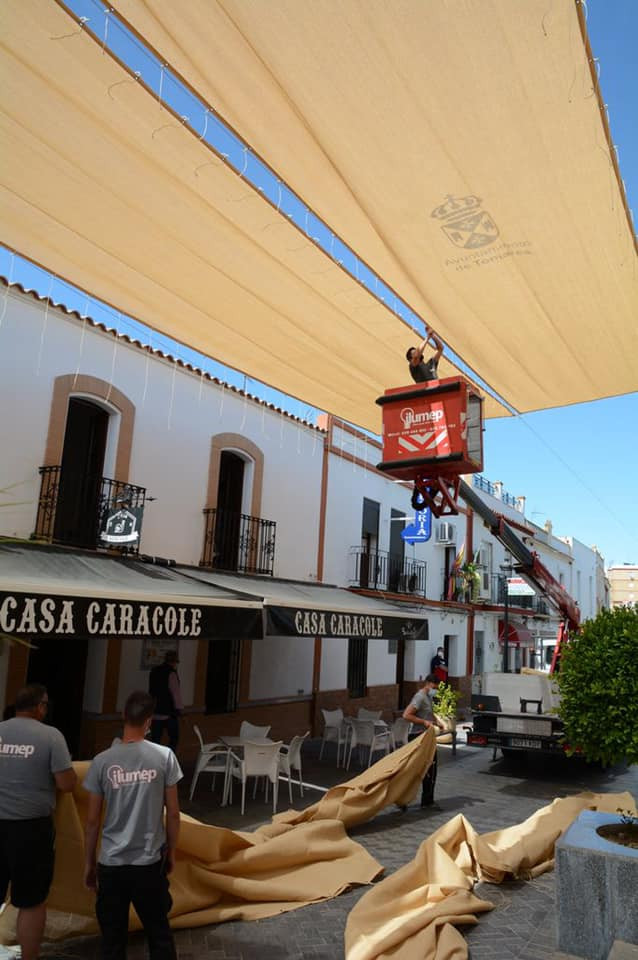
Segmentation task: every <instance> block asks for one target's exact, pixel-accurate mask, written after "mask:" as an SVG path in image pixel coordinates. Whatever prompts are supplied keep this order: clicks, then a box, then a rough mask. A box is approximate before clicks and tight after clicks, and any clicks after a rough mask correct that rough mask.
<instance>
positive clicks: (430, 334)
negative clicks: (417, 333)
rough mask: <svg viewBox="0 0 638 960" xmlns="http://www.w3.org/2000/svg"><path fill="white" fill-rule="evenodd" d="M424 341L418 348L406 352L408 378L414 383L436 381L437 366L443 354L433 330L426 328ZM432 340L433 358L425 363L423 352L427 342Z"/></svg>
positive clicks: (441, 344) (440, 344) (439, 341)
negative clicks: (408, 366) (408, 370)
mask: <svg viewBox="0 0 638 960" xmlns="http://www.w3.org/2000/svg"><path fill="white" fill-rule="evenodd" d="M425 332H426V337H425V340H424V341H423V342H422V343H421V344H420V346H418V347H410V348H409V350H408V351H407V352H406V355H405V358H406V360H407V361H408V363H409V365H410V376H411V377H412V379H413V380H414V382H415V383H425V382H426V380H438V378H439V376H438V366H439V360H440V359H441V354H442V353H443V343H442V341H441V340H439V338H438V337H437V335H436V334H435V332H434V330H430V329H429V328H428V327H426V329H425ZM430 340H432V342H433V344H434V348H435V352H434V356H432V357H430V359H429V360H428V361H427V363H426V362H425V361H424V359H423V351H424V350H425V348H426V347H427V345H428V343H429V341H430Z"/></svg>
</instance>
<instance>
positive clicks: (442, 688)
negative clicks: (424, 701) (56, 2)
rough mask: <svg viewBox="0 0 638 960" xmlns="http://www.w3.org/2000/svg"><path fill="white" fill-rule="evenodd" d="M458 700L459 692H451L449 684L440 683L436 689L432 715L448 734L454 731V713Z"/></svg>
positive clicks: (459, 697)
mask: <svg viewBox="0 0 638 960" xmlns="http://www.w3.org/2000/svg"><path fill="white" fill-rule="evenodd" d="M460 699H461V694H460V693H459V691H458V690H453V689H452V687H451V686H450V684H449V683H440V684H439V685H438V687H437V688H436V696H435V697H434V704H433V710H434V714H435V716H436V717H437V719H438V720H440V721H441V723H442V724H443V726H444V728H445V729H446V730H447V731H449V732H452V731H453V730H456V711H457V707H458V703H459V700H460Z"/></svg>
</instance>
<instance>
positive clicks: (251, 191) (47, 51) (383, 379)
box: [0, 0, 507, 433]
mask: <svg viewBox="0 0 638 960" xmlns="http://www.w3.org/2000/svg"><path fill="white" fill-rule="evenodd" d="M176 9H177V8H176ZM180 9H182V10H183V11H184V13H185V14H186V12H187V10H188V5H180ZM98 20H99V18H97V19H92V21H91V22H89V23H87V24H85V25H84V26H81V25H80V24H79V22H78V21H77V20H75V19H73V17H72V16H71V15H70V13H69V12H67V10H66V9H65V8H64V6H63V5H62V4H59V3H57V2H55V0H30V2H29V3H27V4H25V3H23V2H22V0H3V3H2V4H1V5H0V27H1V30H0V69H1V70H2V77H1V84H0V136H1V137H2V140H3V158H2V164H1V170H0V177H1V179H2V184H3V189H2V190H1V191H0V216H1V218H2V221H3V236H2V240H3V242H4V243H5V244H6V245H7V246H9V247H10V248H12V249H13V250H15V251H16V252H17V253H19V254H21V255H23V256H26V257H28V258H29V259H31V260H33V261H34V262H36V263H38V264H40V265H41V266H44V267H45V268H46V269H48V270H49V271H51V272H52V273H53V274H55V275H56V276H59V277H61V278H63V279H65V280H67V281H69V282H71V283H73V284H75V285H76V286H78V287H79V288H81V289H83V290H85V291H86V292H87V293H88V294H90V295H92V296H96V297H99V298H101V299H103V300H104V301H105V302H107V303H110V304H112V305H113V306H114V307H115V308H116V309H117V310H120V311H123V312H124V313H125V314H128V315H130V316H132V317H134V318H136V319H138V320H140V321H142V322H143V323H145V324H147V325H148V326H149V327H151V328H154V329H156V330H159V331H160V332H162V333H164V334H167V335H169V336H171V337H173V338H174V339H176V340H178V341H180V342H181V343H184V344H186V345H187V346H189V347H192V348H194V349H197V350H200V351H201V352H203V353H205V354H207V355H208V356H211V357H213V358H215V359H217V360H220V361H222V362H223V363H225V364H227V365H229V366H231V367H234V368H236V369H238V370H241V371H242V372H243V373H245V374H247V375H248V376H250V377H255V378H256V379H258V380H261V381H262V382H264V383H267V384H270V385H271V386H274V387H277V388H278V389H279V390H281V391H283V392H285V393H287V394H289V395H290V396H293V397H298V398H300V399H302V400H303V401H304V402H306V403H309V404H312V405H313V406H314V407H316V408H318V409H320V410H324V411H327V412H330V413H334V414H336V415H338V416H340V417H343V418H344V419H346V420H348V421H350V422H352V423H355V424H359V425H361V426H363V427H365V428H368V429H370V430H372V431H374V432H375V433H377V432H379V430H380V413H379V408H378V407H377V406H376V405H375V403H374V401H375V399H376V398H377V397H378V396H379V395H380V394H381V393H383V391H384V390H385V388H386V387H387V386H388V383H402V382H405V378H406V375H407V369H406V363H405V357H404V354H405V350H406V348H407V347H408V346H409V345H410V344H411V343H414V342H415V334H414V333H413V332H412V331H411V330H410V329H409V327H408V326H407V325H406V323H404V322H403V321H402V320H400V319H399V318H398V317H397V316H396V315H395V314H394V313H393V312H392V311H391V310H389V309H387V308H386V306H385V305H384V304H383V303H381V302H380V300H379V299H377V298H375V296H374V295H373V293H372V292H371V291H370V290H368V289H366V288H365V287H364V286H363V285H362V284H360V283H358V282H357V280H356V279H355V278H354V277H352V276H350V275H349V274H348V273H346V272H344V270H343V269H342V268H341V266H339V264H338V263H336V262H335V261H334V260H333V259H331V258H330V257H329V256H328V255H327V254H326V253H325V252H324V251H323V250H321V249H320V248H319V247H318V246H317V245H316V244H315V243H314V242H313V241H312V238H311V237H308V236H306V235H305V234H304V232H303V230H300V229H298V228H297V227H296V226H295V225H294V224H293V223H291V222H290V221H289V220H288V219H287V218H286V217H285V216H283V215H282V214H281V213H280V212H278V210H277V209H276V208H275V206H274V205H271V204H270V203H269V202H267V201H266V199H265V198H264V196H263V195H262V194H261V193H260V192H259V190H258V189H257V188H256V187H253V186H251V185H250V184H249V183H247V181H246V179H245V178H242V177H241V176H240V171H236V170H234V169H231V167H230V166H229V165H228V164H227V163H225V162H224V160H223V159H222V158H221V157H220V155H218V154H216V153H215V152H214V151H213V149H212V148H211V147H210V146H209V145H208V144H207V143H206V142H204V141H203V140H202V139H201V138H200V137H199V136H198V135H196V132H195V130H194V129H192V128H191V127H190V126H189V124H188V123H187V122H186V119H184V120H182V119H180V118H179V117H177V116H176V115H174V114H173V113H171V112H169V110H168V109H166V108H165V107H163V106H161V105H160V104H159V103H158V100H157V98H156V97H155V96H153V95H152V94H151V92H150V91H149V89H147V88H146V87H145V86H144V78H143V76H142V77H139V78H135V76H134V75H133V73H131V72H129V71H127V69H125V68H124V67H123V66H122V64H120V63H119V62H118V61H117V60H116V59H115V58H114V57H113V56H111V55H110V54H109V51H108V47H106V48H105V49H104V50H103V46H102V44H101V43H100V42H99V38H98V37H96V36H95V35H94V34H92V33H91V28H92V26H95V25H96V24H97V22H98ZM203 117H204V108H203V107H202V108H201V119H202V120H203ZM193 123H195V120H193ZM200 126H201V124H200ZM455 372H458V371H457V368H455V367H453V366H452V365H451V364H450V363H449V362H448V361H445V362H444V363H443V364H442V365H441V369H440V373H441V375H442V376H450V375H453V374H454V373H455ZM506 412H507V411H506V410H505V408H504V407H503V406H502V405H501V404H499V403H498V402H496V401H494V400H492V399H491V398H489V397H488V399H487V400H486V404H485V414H486V415H487V416H504V415H506Z"/></svg>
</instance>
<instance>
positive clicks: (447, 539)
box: [436, 523, 456, 543]
mask: <svg viewBox="0 0 638 960" xmlns="http://www.w3.org/2000/svg"><path fill="white" fill-rule="evenodd" d="M436 542H437V543H456V527H455V526H454V524H453V523H439V524H438V525H437V528H436Z"/></svg>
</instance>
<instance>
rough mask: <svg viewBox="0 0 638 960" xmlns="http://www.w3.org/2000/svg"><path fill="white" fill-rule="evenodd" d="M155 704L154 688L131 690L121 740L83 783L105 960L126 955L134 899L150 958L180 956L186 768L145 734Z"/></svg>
mask: <svg viewBox="0 0 638 960" xmlns="http://www.w3.org/2000/svg"><path fill="white" fill-rule="evenodd" d="M153 709H154V702H153V698H152V697H151V696H150V695H149V694H148V693H146V692H145V691H143V690H137V691H135V692H134V693H131V695H130V696H129V697H128V699H127V701H126V704H125V706H124V732H123V734H122V740H121V742H120V743H117V744H115V745H114V746H111V747H109V748H108V750H104V751H103V752H102V753H99V754H98V755H97V757H95V759H94V760H93V762H92V764H91V766H90V767H89V771H88V773H87V775H86V777H85V780H84V784H83V786H84V789H85V790H87V791H88V793H89V804H88V811H87V817H86V828H85V866H84V882H85V884H86V886H87V887H88V888H89V889H90V890H96V892H97V897H96V903H95V912H96V916H97V920H98V923H99V925H100V930H101V932H102V955H103V957H104V960H125V958H126V944H127V941H128V917H129V908H130V905H131V903H132V904H133V906H134V908H135V910H136V912H137V915H138V917H139V918H140V921H141V923H142V926H143V927H144V932H145V933H146V937H147V940H148V946H149V956H150V960H176V958H177V953H176V951H175V943H174V941H173V935H172V933H171V929H170V926H169V922H168V914H169V911H170V909H171V907H172V905H173V901H172V899H171V895H170V892H169V882H168V875H169V874H170V873H171V871H172V869H173V866H174V863H175V850H176V847H177V837H178V834H179V801H178V798H177V783H178V781H179V780H181V778H182V771H181V769H180V766H179V763H178V762H177V758H176V756H175V754H174V753H173V751H172V750H171V749H170V748H169V747H164V746H161V745H160V744H157V743H149V742H148V741H147V740H146V739H145V737H146V734H147V733H148V731H149V729H150V725H151V718H152V716H153ZM104 806H106V811H105V813H104V823H103V826H102V843H101V846H100V858H99V863H98V862H97V857H96V850H97V842H98V835H99V832H100V820H101V819H102V810H103V807H104ZM164 810H166V826H164Z"/></svg>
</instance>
